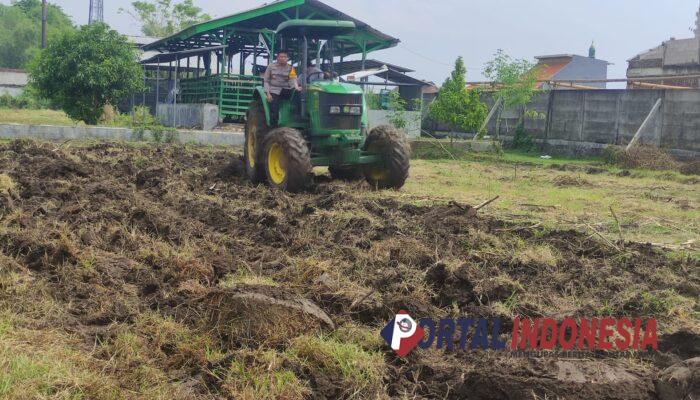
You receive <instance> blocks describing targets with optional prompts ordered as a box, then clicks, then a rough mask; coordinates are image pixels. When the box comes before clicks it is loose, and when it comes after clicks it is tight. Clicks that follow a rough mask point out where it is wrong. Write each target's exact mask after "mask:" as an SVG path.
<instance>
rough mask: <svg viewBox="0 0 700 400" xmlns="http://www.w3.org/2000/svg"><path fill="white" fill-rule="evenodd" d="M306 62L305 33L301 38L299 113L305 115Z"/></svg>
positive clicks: (307, 55)
mask: <svg viewBox="0 0 700 400" xmlns="http://www.w3.org/2000/svg"><path fill="white" fill-rule="evenodd" d="M308 63H309V42H308V40H307V39H306V35H304V36H303V37H302V38H301V73H302V75H301V76H303V77H304V79H302V80H301V96H300V100H301V115H302V117H304V116H306V83H307V82H308V79H309V78H308Z"/></svg>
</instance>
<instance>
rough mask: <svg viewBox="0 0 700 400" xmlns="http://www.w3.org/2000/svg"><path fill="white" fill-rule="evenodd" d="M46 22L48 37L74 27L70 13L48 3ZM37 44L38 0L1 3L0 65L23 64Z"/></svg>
mask: <svg viewBox="0 0 700 400" xmlns="http://www.w3.org/2000/svg"><path fill="white" fill-rule="evenodd" d="M46 26H47V37H48V40H49V41H51V40H52V39H53V38H54V37H58V36H60V35H61V34H63V33H64V32H68V31H73V30H75V27H74V26H73V22H72V21H71V19H70V17H69V16H68V15H66V14H65V13H64V12H63V10H62V9H61V8H60V7H59V6H57V5H54V4H50V3H49V4H47V7H46ZM40 47H41V0H19V1H14V2H13V3H12V5H9V6H7V5H2V4H0V68H18V69H23V68H25V67H26V66H27V64H28V62H29V60H31V59H32V58H33V57H34V56H35V55H36V54H37V53H38V52H39V49H40Z"/></svg>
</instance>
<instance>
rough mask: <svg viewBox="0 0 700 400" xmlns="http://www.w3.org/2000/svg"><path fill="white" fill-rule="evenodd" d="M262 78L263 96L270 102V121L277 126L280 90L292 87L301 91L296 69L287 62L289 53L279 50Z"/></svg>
mask: <svg viewBox="0 0 700 400" xmlns="http://www.w3.org/2000/svg"><path fill="white" fill-rule="evenodd" d="M263 80H264V85H265V96H266V97H267V102H268V103H269V104H270V120H271V121H270V123H271V125H272V126H277V124H278V116H279V110H280V95H281V94H282V90H284V89H294V90H296V91H297V92H301V86H299V83H298V82H297V73H296V70H295V69H294V67H293V66H291V65H290V64H289V55H288V54H287V52H286V51H284V50H281V51H279V52H278V53H277V61H276V62H275V63H272V64H270V65H269V66H268V67H267V69H266V70H265V74H264V75H263Z"/></svg>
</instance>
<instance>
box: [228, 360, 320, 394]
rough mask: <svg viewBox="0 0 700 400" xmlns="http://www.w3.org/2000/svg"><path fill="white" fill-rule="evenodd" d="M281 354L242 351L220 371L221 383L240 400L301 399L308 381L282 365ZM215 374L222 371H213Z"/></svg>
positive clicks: (308, 388)
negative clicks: (226, 367)
mask: <svg viewBox="0 0 700 400" xmlns="http://www.w3.org/2000/svg"><path fill="white" fill-rule="evenodd" d="M284 362H285V357H284V356H283V355H282V354H279V353H276V352H274V351H272V350H269V351H262V352H260V351H258V352H253V351H242V352H239V354H238V357H236V359H234V360H233V361H232V362H231V365H230V366H229V367H228V369H227V370H226V371H225V372H224V373H223V379H222V383H221V387H222V388H223V389H224V391H225V392H226V394H228V395H230V396H231V397H232V398H235V399H242V400H276V399H288V400H296V399H305V398H307V397H308V396H309V395H310V394H311V388H310V387H309V383H308V382H307V381H305V380H302V379H300V378H299V377H297V376H296V374H295V373H294V371H292V370H290V369H287V368H285V367H284ZM216 374H222V372H221V371H217V372H216Z"/></svg>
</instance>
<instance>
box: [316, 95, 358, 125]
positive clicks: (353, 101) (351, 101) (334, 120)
mask: <svg viewBox="0 0 700 400" xmlns="http://www.w3.org/2000/svg"><path fill="white" fill-rule="evenodd" d="M346 105H353V106H360V107H362V95H361V94H330V93H320V94H319V107H320V114H321V128H322V129H357V130H359V129H360V128H361V125H362V115H348V114H331V113H330V107H331V106H346Z"/></svg>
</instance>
